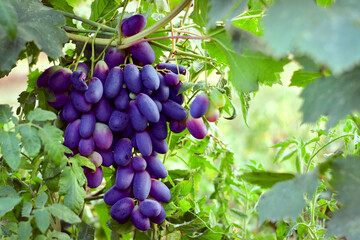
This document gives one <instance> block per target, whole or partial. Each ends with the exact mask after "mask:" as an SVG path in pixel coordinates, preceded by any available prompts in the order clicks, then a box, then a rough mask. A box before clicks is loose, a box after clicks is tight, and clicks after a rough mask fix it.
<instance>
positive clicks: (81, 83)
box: [70, 70, 88, 92]
mask: <svg viewBox="0 0 360 240" xmlns="http://www.w3.org/2000/svg"><path fill="white" fill-rule="evenodd" d="M70 79H71V83H72V86H73V88H74V89H76V90H78V91H79V92H85V91H86V90H87V89H88V85H87V84H86V82H85V81H86V74H85V73H84V72H83V71H81V70H76V71H75V72H73V73H72V74H71V78H70Z"/></svg>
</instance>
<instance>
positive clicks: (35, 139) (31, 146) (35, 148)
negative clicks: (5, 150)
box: [19, 125, 41, 157]
mask: <svg viewBox="0 0 360 240" xmlns="http://www.w3.org/2000/svg"><path fill="white" fill-rule="evenodd" d="M19 131H20V134H21V142H22V144H23V146H24V148H25V149H26V151H27V152H28V154H29V156H31V157H34V156H36V155H37V154H38V153H39V151H40V148H41V141H40V138H39V136H38V135H37V130H36V129H35V128H34V127H31V126H29V125H22V126H21V127H20V128H19Z"/></svg>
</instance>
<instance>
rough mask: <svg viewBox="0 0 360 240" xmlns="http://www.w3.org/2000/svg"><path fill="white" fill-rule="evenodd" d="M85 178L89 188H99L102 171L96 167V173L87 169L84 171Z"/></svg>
mask: <svg viewBox="0 0 360 240" xmlns="http://www.w3.org/2000/svg"><path fill="white" fill-rule="evenodd" d="M85 176H86V179H87V182H88V187H89V188H97V187H98V186H100V184H101V182H102V179H103V170H102V168H101V167H97V168H96V171H95V172H94V171H93V170H91V169H89V168H87V169H86V170H85Z"/></svg>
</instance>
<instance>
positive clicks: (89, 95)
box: [85, 77, 104, 103]
mask: <svg viewBox="0 0 360 240" xmlns="http://www.w3.org/2000/svg"><path fill="white" fill-rule="evenodd" d="M103 93H104V87H103V84H102V82H101V81H100V79H99V78H97V77H93V78H91V79H90V81H89V87H88V90H86V91H85V100H86V101H87V102H88V103H97V102H98V101H100V99H101V97H102V96H103Z"/></svg>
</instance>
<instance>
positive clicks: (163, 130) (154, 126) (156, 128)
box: [149, 113, 168, 140]
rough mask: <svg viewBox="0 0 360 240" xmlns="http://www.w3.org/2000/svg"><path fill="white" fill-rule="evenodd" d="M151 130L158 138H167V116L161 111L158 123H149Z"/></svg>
mask: <svg viewBox="0 0 360 240" xmlns="http://www.w3.org/2000/svg"><path fill="white" fill-rule="evenodd" d="M149 127H150V132H151V134H152V135H153V136H155V137H156V138H157V139H160V140H162V139H165V138H166V137H167V133H168V129H167V124H166V118H165V116H164V115H163V114H161V113H160V119H159V121H158V122H156V123H149Z"/></svg>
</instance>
